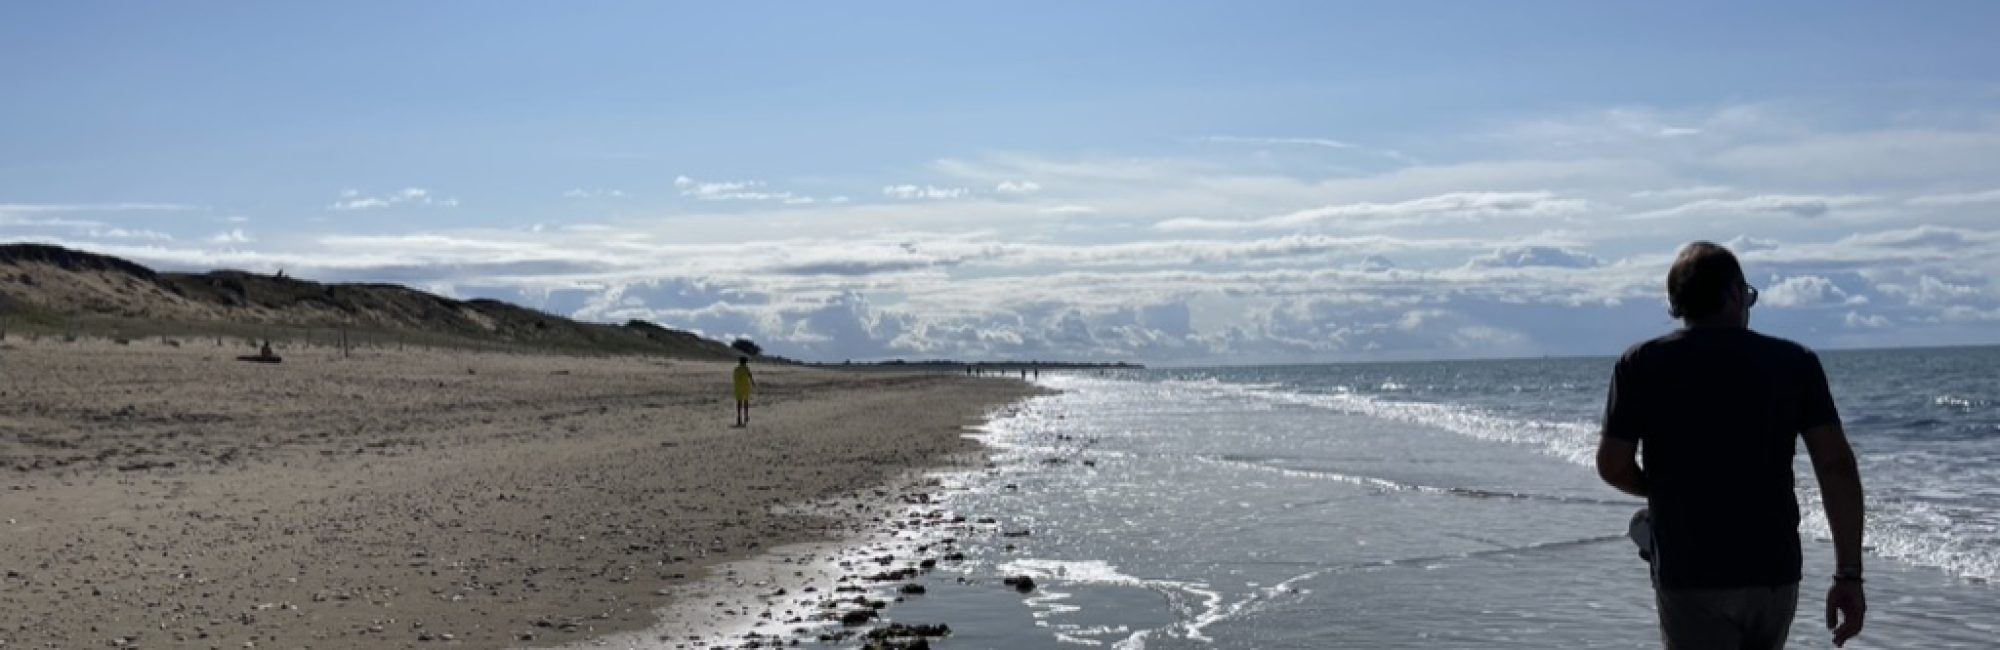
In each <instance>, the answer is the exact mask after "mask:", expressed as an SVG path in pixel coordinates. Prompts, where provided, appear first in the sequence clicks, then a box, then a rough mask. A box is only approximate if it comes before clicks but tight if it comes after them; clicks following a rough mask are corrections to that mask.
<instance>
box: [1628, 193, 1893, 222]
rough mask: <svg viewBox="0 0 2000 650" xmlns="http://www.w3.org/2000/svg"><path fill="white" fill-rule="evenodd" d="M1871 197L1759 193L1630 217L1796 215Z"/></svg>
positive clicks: (1858, 202) (1819, 213)
mask: <svg viewBox="0 0 2000 650" xmlns="http://www.w3.org/2000/svg"><path fill="white" fill-rule="evenodd" d="M1875 200H1876V198H1875V197H1872V196H1863V195H1853V194H1841V195H1799V194H1760V195H1757V196H1749V197H1744V198H1740V199H1702V200H1699V201H1694V202H1690V203H1683V204H1681V205H1677V206H1674V207H1671V208H1666V209H1663V210H1653V211H1650V212H1643V213H1640V214H1636V215H1633V216H1632V218H1634V219H1664V218H1669V217H1679V216H1686V215H1691V214H1714V215H1757V214H1781V215H1787V216H1793V217H1800V218H1812V217H1819V216H1823V215H1825V214H1827V213H1829V212H1832V211H1834V210H1835V209H1838V208H1846V207H1852V206H1857V205H1863V204H1867V203H1871V202H1874V201H1875Z"/></svg>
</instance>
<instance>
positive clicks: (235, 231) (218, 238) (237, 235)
mask: <svg viewBox="0 0 2000 650" xmlns="http://www.w3.org/2000/svg"><path fill="white" fill-rule="evenodd" d="M252 241H256V240H254V239H251V238H250V235H248V234H245V233H244V232H243V229H242V228H232V229H230V230H229V231H227V232H219V233H216V234H215V235H214V236H211V237H209V238H208V243H211V244H248V243H250V242H252Z"/></svg>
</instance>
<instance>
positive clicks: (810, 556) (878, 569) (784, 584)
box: [561, 387, 1048, 650]
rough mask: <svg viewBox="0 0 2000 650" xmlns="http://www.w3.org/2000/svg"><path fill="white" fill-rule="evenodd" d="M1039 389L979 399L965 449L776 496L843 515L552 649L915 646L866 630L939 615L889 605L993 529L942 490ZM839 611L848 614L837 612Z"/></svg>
mask: <svg viewBox="0 0 2000 650" xmlns="http://www.w3.org/2000/svg"><path fill="white" fill-rule="evenodd" d="M1047 392H1048V391H1047V390H1046V389H1043V388H1039V387H1036V388H1034V389H1033V390H1030V391H1028V392H1026V393H1024V394H1023V395H1022V396H1020V397H1018V398H1016V399H1014V400H1012V401H1010V402H1008V403H1006V404H1004V405H1001V406H996V407H993V408H989V409H987V413H986V416H985V417H983V418H981V421H980V422H979V423H978V424H976V425H967V426H965V427H963V428H962V430H961V432H960V435H961V436H962V437H964V438H965V439H966V440H968V441H972V442H973V443H975V444H976V445H977V447H976V448H975V449H972V450H969V451H965V452H961V453H958V454H954V455H952V456H951V457H948V458H946V459H943V460H942V461H941V462H939V463H936V464H933V465H931V466H928V467H913V468H910V469H908V470H906V471H905V473H904V474H902V475H901V476H898V477H895V478H893V479H891V480H889V481H887V482H886V483H883V484H881V485H878V486H873V487H868V488H864V489H861V490H857V491H855V492H853V493H850V494H846V495H841V496H839V497H835V498H829V499H819V500H815V501H813V502H810V503H799V504H791V505H787V506H780V508H782V509H785V510H795V511H798V512H800V513H810V514H814V515H818V516H828V517H838V518H841V519H842V520H844V521H847V522H849V523H850V526H849V527H848V529H847V534H846V535H844V536H842V537H840V538H837V539H832V540H817V541H808V542H801V543H796V544H790V545H786V546H782V547H775V548H771V549H769V550H768V551H767V552H765V553H763V554H759V555H755V556H752V557H748V558H743V559H739V560H733V561H730V562H726V563H723V564H720V565H716V566H711V567H709V568H708V571H707V573H706V575H704V576H703V577H702V579H700V580H697V581H693V582H689V583H686V584H683V585H680V586H678V587H677V588H676V589H675V591H676V592H677V595H676V597H675V598H676V599H675V602H674V604H672V605H669V606H667V607H666V608H664V609H662V610H661V611H660V621H659V623H658V624H656V625H655V626H653V627H651V628H648V629H645V630H638V631H625V632H620V633H615V634H610V635H605V636H600V637H596V638H592V639H589V640H585V641H578V642H576V643H573V644H570V645H565V646H561V647H563V648H565V649H570V648H574V649H577V650H581V649H583V648H595V647H610V648H626V649H633V650H640V649H661V648H689V647H708V648H729V647H741V648H757V647H778V646H783V645H799V644H813V643H818V644H820V645H827V644H835V645H838V644H842V643H846V642H857V641H858V642H865V643H867V644H869V647H883V648H898V647H905V646H909V647H927V646H924V645H916V641H917V639H918V638H919V637H916V636H890V637H883V638H872V639H871V638H870V634H871V633H875V634H881V633H882V632H876V630H883V628H884V627H885V625H886V626H900V627H908V626H913V625H930V626H936V625H939V624H941V623H942V624H945V625H948V624H949V623H950V621H949V620H946V621H924V622H921V623H919V622H913V621H903V620H899V619H897V618H896V617H894V616H893V615H892V613H893V611H894V609H895V608H896V606H897V604H899V603H902V602H903V601H905V600H906V599H908V598H922V597H923V594H924V589H923V584H924V583H925V582H928V581H927V580H926V578H925V576H929V575H931V574H932V573H933V572H945V573H953V572H955V571H956V569H957V567H958V565H959V564H960V563H961V562H963V561H964V559H963V558H964V553H963V552H962V551H964V550H968V545H976V544H977V543H979V542H981V541H983V539H981V538H984V537H991V536H993V535H996V534H998V533H999V531H1000V527H999V524H998V523H995V522H993V521H991V520H988V519H986V518H981V519H979V520H978V521H973V520H970V519H969V517H967V516H966V515H965V513H962V512H956V511H954V510H952V509H951V505H952V504H953V503H954V502H955V501H957V499H955V498H953V495H955V494H957V493H960V492H964V491H966V490H972V489H977V488H976V486H975V484H977V483H980V482H982V481H983V480H984V478H990V477H991V476H992V473H993V472H994V471H996V470H995V468H994V466H993V465H992V454H993V452H995V451H997V449H996V448H994V447H993V446H992V445H990V444H989V443H988V442H986V439H987V438H988V436H989V435H990V434H989V433H988V431H989V429H988V426H989V425H990V424H991V423H992V422H993V421H995V420H998V419H1000V418H1004V417H1010V416H1012V415H1013V414H1014V413H1016V412H1017V411H1018V408H1019V406H1020V404H1021V403H1022V400H1023V399H1026V398H1027V397H1032V396H1034V395H1040V394H1046V393H1047ZM982 477H984V478H982ZM855 513H871V514H869V515H868V516H865V517H863V516H856V515H855ZM849 616H853V617H856V618H855V619H854V620H851V621H845V622H844V621H843V618H844V617H849ZM883 631H884V632H886V631H888V630H883ZM929 638H930V639H933V640H935V639H939V638H948V637H944V636H931V637H929Z"/></svg>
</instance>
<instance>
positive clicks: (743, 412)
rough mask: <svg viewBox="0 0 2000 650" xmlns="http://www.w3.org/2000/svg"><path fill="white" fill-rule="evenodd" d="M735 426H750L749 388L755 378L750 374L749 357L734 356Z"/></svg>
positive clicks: (754, 381) (752, 385) (753, 385)
mask: <svg viewBox="0 0 2000 650" xmlns="http://www.w3.org/2000/svg"><path fill="white" fill-rule="evenodd" d="M735 384H736V385H735V388H736V426H739V427H747V426H750V389H751V388H752V387H755V386H756V385H757V380H756V379H755V378H753V377H751V376H750V357H737V358H736V376H735Z"/></svg>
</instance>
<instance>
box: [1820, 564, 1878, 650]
mask: <svg viewBox="0 0 2000 650" xmlns="http://www.w3.org/2000/svg"><path fill="white" fill-rule="evenodd" d="M1866 613H1868V600H1867V598H1865V597H1864V596H1862V594H1861V583H1860V582H1857V581H1853V580H1835V581H1833V587H1832V588H1830V589H1827V590H1826V629H1828V630H1832V631H1833V645H1835V646H1836V647H1837V646H1840V645H1841V644H1844V643H1847V640H1848V639H1852V638H1854V635H1857V634H1860V633H1861V616H1862V615H1863V614H1866Z"/></svg>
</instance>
